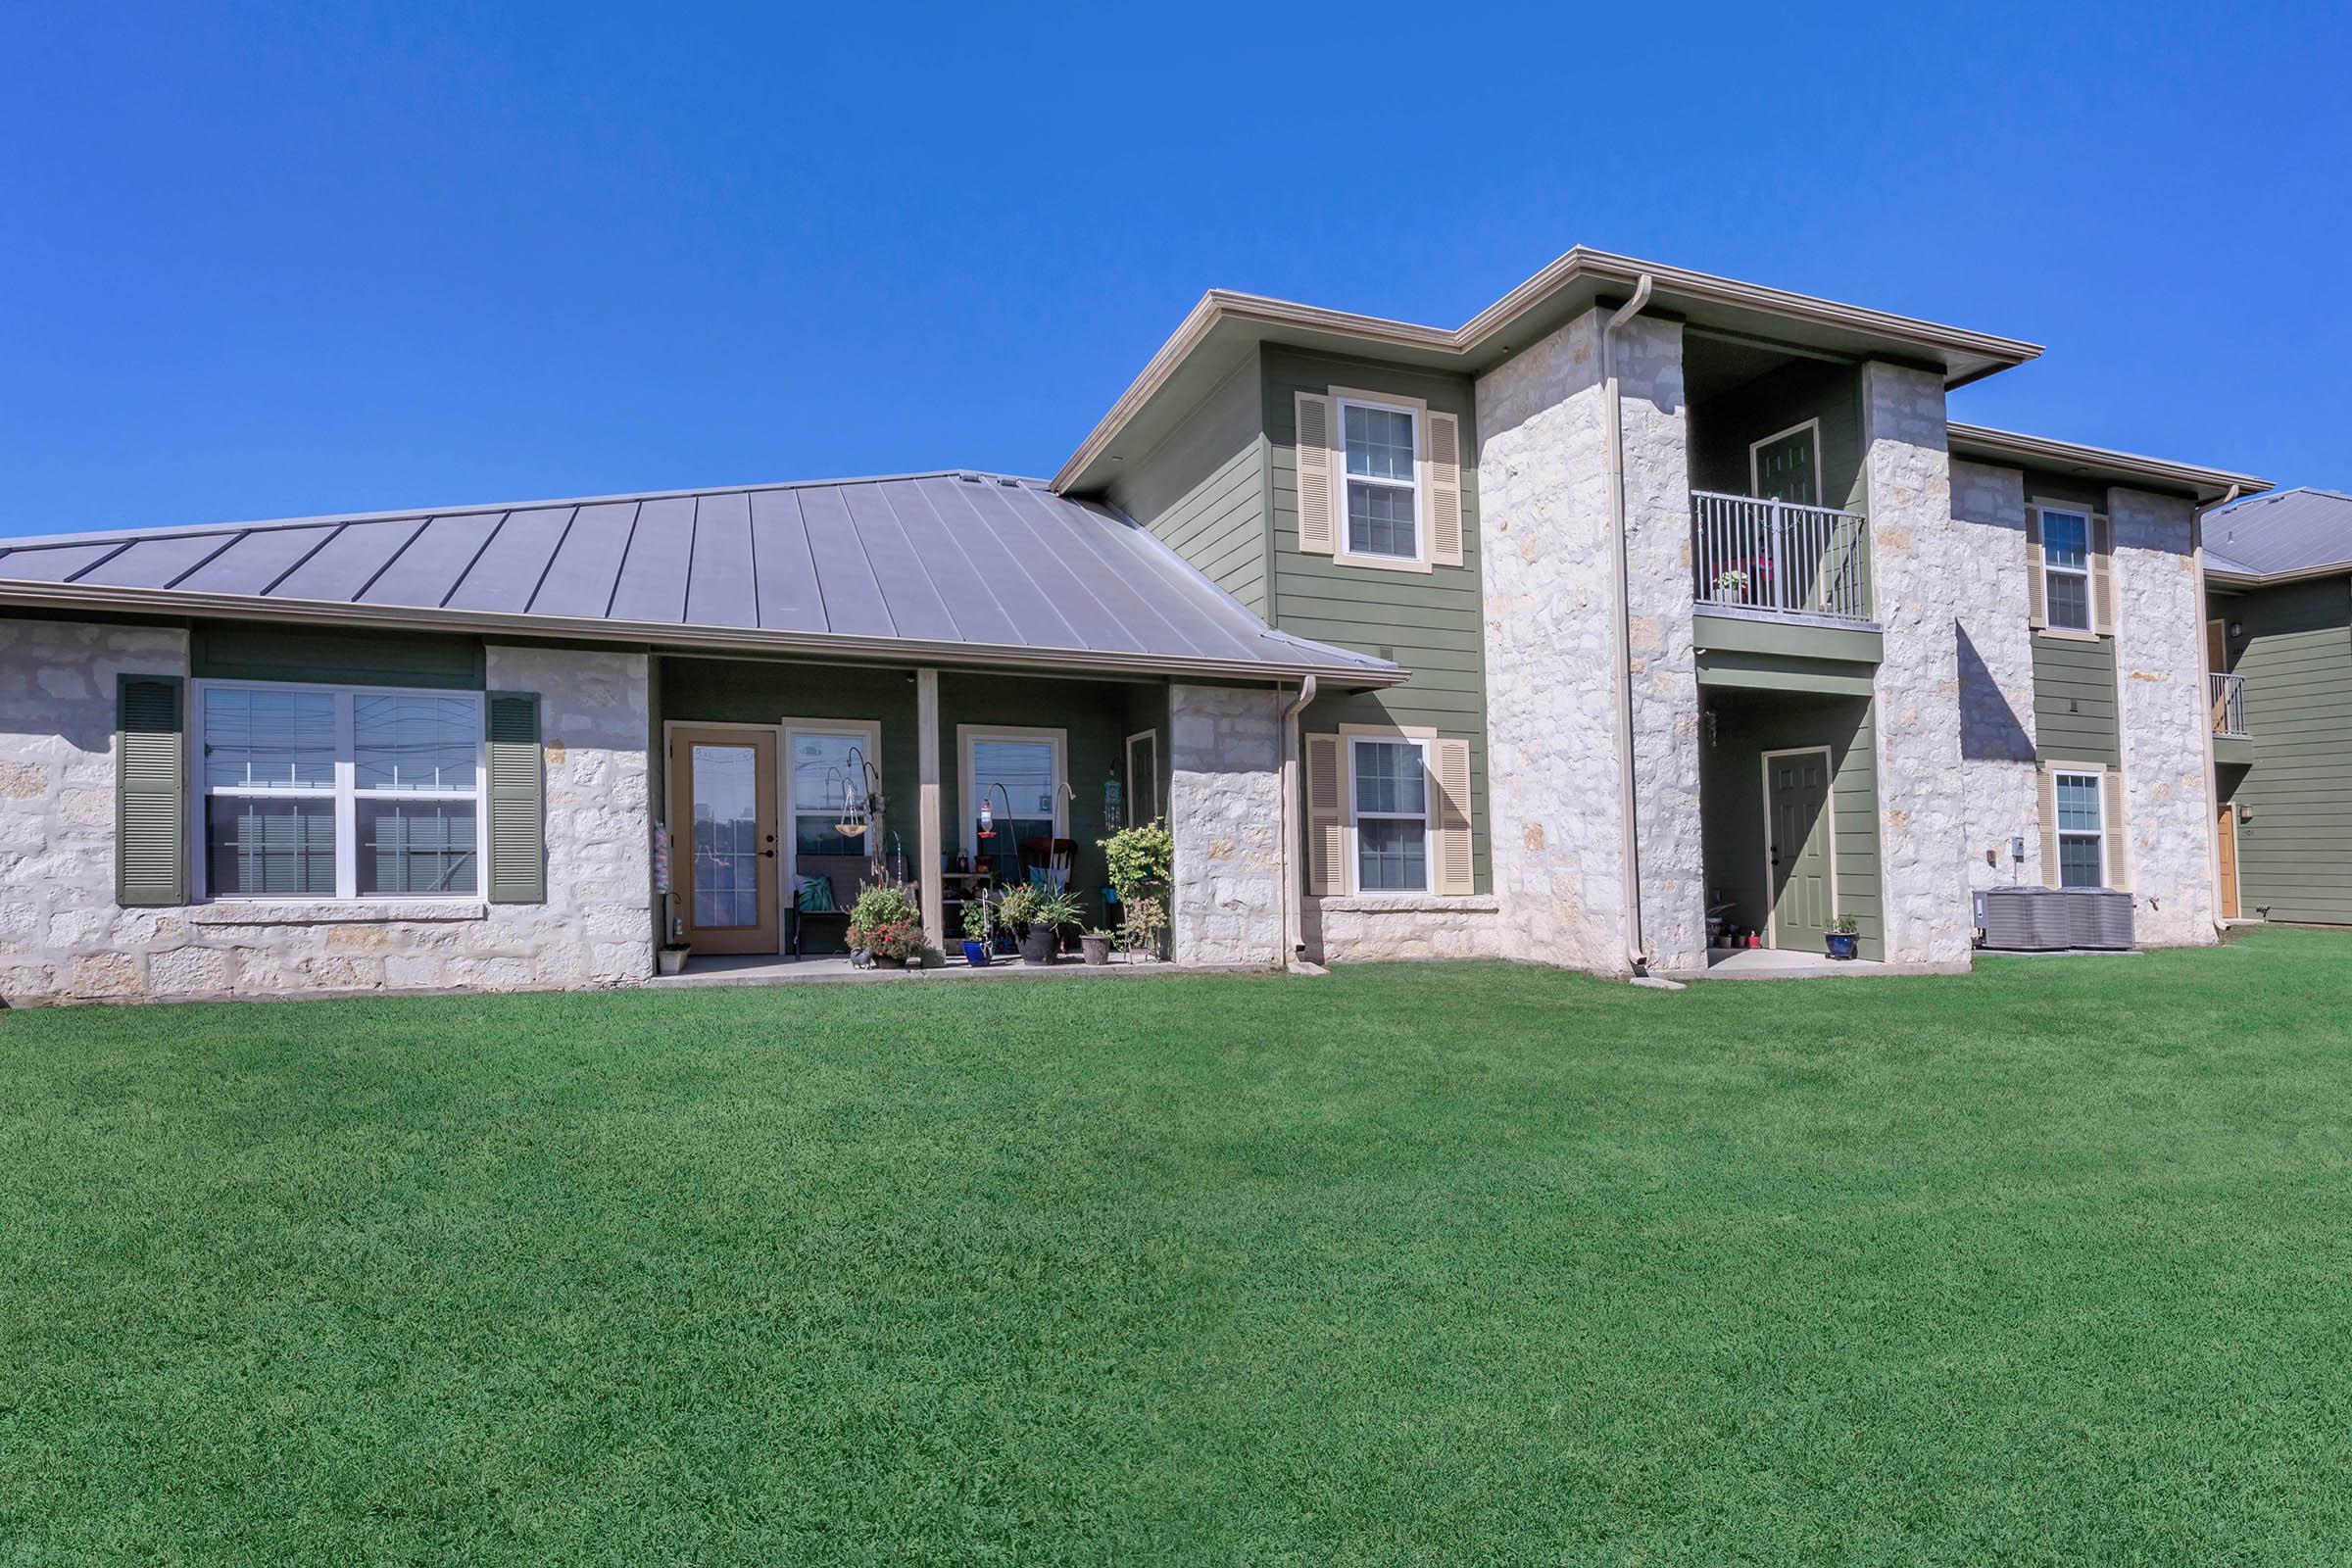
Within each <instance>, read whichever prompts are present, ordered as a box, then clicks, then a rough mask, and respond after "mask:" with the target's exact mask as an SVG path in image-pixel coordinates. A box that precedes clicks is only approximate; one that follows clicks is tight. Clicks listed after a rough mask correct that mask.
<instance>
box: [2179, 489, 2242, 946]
mask: <svg viewBox="0 0 2352 1568" xmlns="http://www.w3.org/2000/svg"><path fill="white" fill-rule="evenodd" d="M2244 488H2245V486H2243V485H2236V484H2233V485H2231V486H2230V487H2229V491H2228V492H2227V493H2226V494H2224V495H2223V497H2222V499H2221V500H2219V501H2217V502H2215V503H2214V504H2213V505H2212V506H2210V507H2207V508H2206V509H2205V510H2204V511H2203V512H2200V513H2198V514H2197V522H2196V533H2195V535H2194V536H2193V538H2192V539H2191V541H2190V542H2191V543H2193V544H2194V545H2195V546H2196V549H2195V550H2194V551H2193V552H2191V554H2190V559H2191V560H2192V561H2194V562H2195V563H2196V575H2197V667H2198V668H2199V669H2201V670H2203V671H2204V672H2205V680H2204V682H2203V690H2202V691H2201V692H2200V693H2199V694H2198V701H2199V703H2200V706H2201V707H2202V709H2203V711H2204V713H2205V722H2204V723H2202V724H2200V725H2198V726H2197V727H2198V729H2199V730H2200V731H2201V732H2202V733H2203V734H2204V737H2205V743H2204V744H2205V793H2206V795H2207V797H2208V798H2209V799H2211V800H2212V802H2213V804H2214V810H2213V811H2212V812H2211V813H2209V814H2208V815H2207V816H2206V818H2205V875H2206V880H2207V882H2208V884H2209V885H2210V886H2211V887H2212V888H2213V929H2214V931H2215V932H2216V933H2219V932H2222V931H2226V930H2228V929H2229V925H2228V922H2227V921H2225V920H2224V919H2223V917H2222V824H2221V804H2222V770H2221V767H2220V766H2219V765H2218V764H2217V763H2216V762H2215V761H2214V760H2213V677H2214V675H2215V674H2216V673H2217V671H2216V670H2215V669H2214V667H2213V650H2212V647H2211V645H2210V643H2209V641H2208V640H2207V638H2206V636H2205V621H2206V617H2207V616H2209V615H2211V614H2212V613H2213V601H2212V599H2211V598H2209V597H2208V596H2207V594H2206V591H2205V518H2206V517H2207V516H2208V515H2211V514H2213V513H2216V512H2219V511H2221V510H2222V509H2223V508H2224V507H2227V506H2228V505H2229V503H2231V502H2232V501H2235V500H2236V499H2237V494H2238V492H2239V491H2240V490H2242V489H2244ZM2225 635H2227V634H2226V633H2225ZM2238 913H2239V914H2240V915H2243V914H2244V913H2245V911H2244V910H2243V909H2240V910H2239V911H2238Z"/></svg>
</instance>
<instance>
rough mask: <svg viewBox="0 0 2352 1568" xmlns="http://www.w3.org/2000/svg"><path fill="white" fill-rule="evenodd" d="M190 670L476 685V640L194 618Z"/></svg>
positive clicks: (344, 682)
mask: <svg viewBox="0 0 2352 1568" xmlns="http://www.w3.org/2000/svg"><path fill="white" fill-rule="evenodd" d="M188 657H189V661H190V662H191V663H192V665H193V666H194V669H195V672H196V674H197V676H198V677H199V678H200V679H201V678H210V679H213V680H292V681H316V682H319V683H320V684H322V685H330V686H423V687H434V688H439V689H443V690H448V691H469V692H478V691H480V690H481V689H482V685H483V673H482V641H481V639H480V638H478V637H460V636H437V635H434V634H432V633H429V632H368V631H340V630H334V629H328V628H319V629H313V628H308V627H293V626H265V625H235V624H231V623H227V622H221V621H206V622H200V623H198V624H197V626H196V627H195V628H194V630H193V631H192V633H191V634H190V637H189V645H188Z"/></svg>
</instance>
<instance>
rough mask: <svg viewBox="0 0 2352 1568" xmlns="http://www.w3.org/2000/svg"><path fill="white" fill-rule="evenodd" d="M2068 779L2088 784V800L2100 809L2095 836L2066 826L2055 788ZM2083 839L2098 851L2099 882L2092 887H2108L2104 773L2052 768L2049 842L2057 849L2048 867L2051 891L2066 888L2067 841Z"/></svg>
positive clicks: (2105, 779)
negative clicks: (2084, 781) (2087, 840)
mask: <svg viewBox="0 0 2352 1568" xmlns="http://www.w3.org/2000/svg"><path fill="white" fill-rule="evenodd" d="M2070 778H2073V779H2088V780H2089V781H2090V798H2091V801H2092V803H2093V804H2095V805H2096V806H2097V807H2098V809H2099V825H2098V828H2097V830H2096V831H2095V832H2086V831H2085V830H2083V829H2082V828H2070V827H2068V826H2066V825H2065V817H2064V816H2063V814H2062V810H2063V809H2062V808H2061V807H2060V805H2059V802H2058V786H2059V785H2060V784H2061V783H2063V782H2065V781H2066V780H2067V779H2070ZM2082 838H2086V839H2089V840H2091V841H2092V843H2093V844H2094V845H2096V847H2097V849H2098V852H2099V879H2098V880H2097V881H2096V882H2093V883H2092V884H2091V886H2092V887H2094V888H2103V887H2105V886H2107V872H2108V865H2107V773H2106V770H2105V769H2104V768H2095V767H2053V768H2051V769H2050V842H2051V843H2052V844H2054V845H2056V846H2057V849H2058V863H2057V864H2056V865H2053V866H2051V867H2050V886H2052V887H2054V888H2062V887H2064V886H2066V870H2065V866H2066V841H2067V840H2068V839H2082Z"/></svg>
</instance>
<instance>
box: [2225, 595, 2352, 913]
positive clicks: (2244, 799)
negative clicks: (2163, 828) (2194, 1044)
mask: <svg viewBox="0 0 2352 1568" xmlns="http://www.w3.org/2000/svg"><path fill="white" fill-rule="evenodd" d="M2348 590H2352V582H2348V581H2347V579H2345V578H2342V577H2336V578H2329V579H2324V580H2321V581H2317V582H2307V583H2291V584H2287V585H2285V586H2282V587H2278V588H2269V589H2262V590H2258V591H2256V592H2253V593H2249V594H2246V595H2244V596H2243V597H2240V598H2236V599H2232V600H2230V601H2229V603H2228V606H2227V609H2226V613H2227V614H2228V615H2229V618H2231V619H2235V620H2239V621H2242V622H2243V623H2244V624H2245V629H2246V635H2245V637H2244V639H2243V640H2242V641H2237V640H2233V641H2232V647H2233V648H2234V649H2235V650H2236V658H2235V660H2234V661H2233V662H2232V664H2231V668H2232V669H2233V670H2234V671H2235V672H2236V673H2237V674H2240V675H2243V676H2244V677H2245V678H2246V728H2247V729H2248V730H2250V731H2252V732H2253V736H2254V763H2253V765H2252V766H2251V767H2249V768H2247V769H2246V770H2245V774H2244V777H2243V779H2242V780H2240V781H2239V782H2238V783H2237V786H2236V789H2235V790H2234V791H2233V792H2231V794H2230V799H2232V800H2233V801H2234V802H2235V803H2237V804H2238V805H2241V806H2245V807H2248V808H2250V809H2252V811H2253V820H2251V821H2248V822H2242V823H2240V824H2239V825H2238V830H2237V856H2238V897H2239V907H2240V908H2241V909H2243V910H2244V911H2245V912H2246V913H2247V914H2249V915H2251V914H2253V913H2255V912H2256V911H2258V910H2267V911H2268V915H2269V917H2270V918H2271V919H2274V920H2298V921H2310V922H2314V923H2319V924H2327V925H2352V599H2348V597H2347V594H2348ZM2225 783H2227V778H2225Z"/></svg>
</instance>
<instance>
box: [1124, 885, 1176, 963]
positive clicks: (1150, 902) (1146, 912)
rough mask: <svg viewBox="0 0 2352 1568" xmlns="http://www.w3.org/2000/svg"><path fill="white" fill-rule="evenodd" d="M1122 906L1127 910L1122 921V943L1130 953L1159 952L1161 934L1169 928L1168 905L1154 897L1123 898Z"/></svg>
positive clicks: (1154, 953) (1153, 953) (1155, 953)
mask: <svg viewBox="0 0 2352 1568" xmlns="http://www.w3.org/2000/svg"><path fill="white" fill-rule="evenodd" d="M1120 904H1121V907H1123V908H1124V909H1125V910H1126V911H1127V913H1126V918H1125V919H1124V920H1123V921H1121V922H1120V928H1119V935H1120V945H1121V946H1122V947H1124V948H1125V949H1126V950H1127V951H1128V952H1129V953H1150V954H1152V955H1154V956H1156V955H1157V954H1158V952H1159V934H1160V933H1161V932H1162V931H1165V930H1166V929H1167V928H1168V910H1167V906H1165V905H1163V904H1161V903H1160V902H1159V901H1158V900H1157V899H1153V898H1136V899H1123V900H1121V901H1120Z"/></svg>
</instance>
